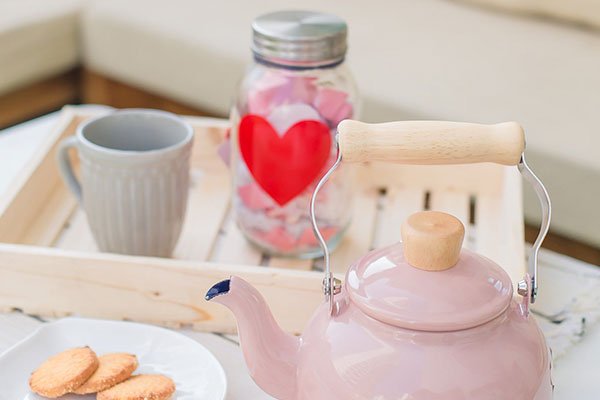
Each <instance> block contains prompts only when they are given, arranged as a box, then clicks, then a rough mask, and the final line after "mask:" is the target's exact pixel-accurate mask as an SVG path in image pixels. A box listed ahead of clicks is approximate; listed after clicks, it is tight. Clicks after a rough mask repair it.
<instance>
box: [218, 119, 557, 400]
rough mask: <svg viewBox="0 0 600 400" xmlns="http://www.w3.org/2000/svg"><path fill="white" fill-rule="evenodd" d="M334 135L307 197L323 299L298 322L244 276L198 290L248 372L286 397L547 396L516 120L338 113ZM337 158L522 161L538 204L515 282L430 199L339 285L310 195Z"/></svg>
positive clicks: (546, 211) (539, 189)
mask: <svg viewBox="0 0 600 400" xmlns="http://www.w3.org/2000/svg"><path fill="white" fill-rule="evenodd" d="M337 143H338V158H337V161H336V163H335V164H334V165H333V166H332V167H331V169H330V170H329V171H328V172H327V173H326V174H325V176H323V178H322V179H321V181H320V182H319V183H318V185H317V186H316V188H315V192H314V194H313V202H312V203H311V217H312V218H313V227H314V229H315V234H316V236H317V238H318V239H319V242H320V243H321V245H322V246H323V251H324V257H325V274H326V276H325V279H324V281H323V291H324V294H325V301H324V302H323V304H321V306H319V308H317V310H316V311H315V313H314V315H313V317H312V319H311V320H310V321H309V323H308V325H307V327H306V328H305V330H304V332H303V334H302V335H301V336H299V337H297V336H293V335H291V334H288V333H286V332H284V331H282V330H281V328H280V327H279V326H278V325H277V323H276V321H275V320H274V318H273V316H272V314H271V312H270V311H269V309H268V306H267V304H266V302H265V300H264V299H263V297H262V296H261V295H260V294H259V293H258V291H257V290H256V289H254V288H253V287H252V286H250V285H249V284H248V283H247V282H245V281H244V280H242V279H241V278H238V277H235V276H234V277H231V279H228V280H225V281H222V282H220V283H217V284H216V285H214V286H213V287H212V288H211V289H210V290H209V291H208V293H207V294H206V299H207V300H210V301H215V302H218V303H221V304H223V305H225V306H227V307H228V308H230V309H231V311H232V312H233V313H234V314H235V317H236V319H237V324H238V332H239V336H240V342H241V346H242V349H243V352H244V357H245V360H246V363H247V364H248V367H249V370H250V374H251V375H252V377H253V379H254V380H255V381H256V382H257V384H258V385H259V386H260V387H261V388H262V389H263V390H265V391H266V392H267V393H269V394H271V395H272V396H274V397H276V398H278V399H282V400H286V399H290V400H291V399H296V400H309V399H310V400H320V399H328V400H329V399H335V400H351V399H356V400H359V399H360V400H363V399H370V400H467V399H468V400H549V399H551V398H552V392H553V385H552V382H551V377H550V369H551V359H550V352H549V349H548V347H547V346H546V342H545V340H544V336H543V334H542V332H541V331H540V329H539V327H538V326H537V324H536V322H535V319H534V318H533V317H532V316H531V315H530V313H529V306H530V304H531V303H533V302H534V301H535V298H536V295H537V280H536V277H537V253H538V250H539V247H540V245H541V242H542V241H543V239H544V237H545V235H546V233H547V231H548V227H549V222H550V201H549V198H548V194H547V192H546V190H545V188H544V186H543V185H542V184H541V182H540V181H539V179H538V178H537V177H536V176H535V175H534V174H533V172H532V171H531V170H530V169H529V167H528V166H527V164H526V162H525V157H524V154H523V151H524V147H525V141H524V134H523V131H522V129H521V127H520V126H519V125H518V124H516V123H502V124H497V125H479V124H467V123H453V122H438V121H415V122H410V121H405V122H393V123H385V124H364V123H361V122H357V121H350V120H346V121H342V122H341V123H340V124H339V126H338V135H337ZM342 160H343V161H344V162H363V161H391V162H400V163H407V164H463V163H473V162H495V163H499V164H504V165H518V168H519V170H520V171H521V173H522V174H523V176H524V177H525V178H526V180H528V181H529V182H530V183H531V184H532V185H533V187H534V189H535V190H536V193H537V195H538V197H539V198H540V201H541V203H542V211H543V218H542V228H541V230H540V234H539V236H538V238H537V240H536V242H535V244H534V246H533V251H532V254H531V256H530V259H529V266H528V273H527V274H526V275H525V276H524V277H523V280H521V281H520V282H519V284H518V290H517V292H518V293H517V294H518V295H516V296H513V285H512V282H511V280H510V278H509V276H508V275H507V273H506V272H505V271H504V270H503V269H502V268H501V267H500V266H498V265H497V264H495V263H494V262H492V261H491V260H489V259H487V258H485V257H482V256H480V255H478V254H475V253H473V252H471V251H468V250H465V249H461V247H462V241H463V236H464V227H463V226H462V224H461V222H460V221H459V220H458V219H456V218H455V217H453V216H451V215H448V214H444V213H440V212H435V211H425V212H419V213H416V214H413V215H412V216H410V217H409V218H408V219H407V221H405V223H404V224H403V225H402V227H401V232H402V242H401V243H397V244H394V245H392V246H389V247H386V248H382V249H378V250H374V251H372V252H370V253H369V254H367V255H365V256H364V257H362V258H361V259H359V260H357V261H356V262H355V263H354V264H352V265H351V266H350V268H349V269H348V271H347V273H346V276H345V280H344V283H343V284H342V282H341V281H340V280H338V279H336V278H335V277H334V276H333V274H332V273H331V271H330V268H329V251H328V249H327V247H326V245H325V241H324V240H323V237H322V236H321V233H320V232H319V230H318V227H317V226H316V221H315V219H314V211H315V210H314V204H315V202H314V199H315V198H316V195H317V193H318V191H319V189H320V188H321V187H322V186H323V184H324V183H325V182H326V181H327V179H328V178H329V176H330V175H331V174H332V173H333V171H334V170H335V168H337V167H338V166H339V165H340V163H341V162H342ZM399 228H400V227H399ZM291 312H293V311H292V310H291Z"/></svg>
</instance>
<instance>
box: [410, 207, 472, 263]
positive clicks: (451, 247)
mask: <svg viewBox="0 0 600 400" xmlns="http://www.w3.org/2000/svg"><path fill="white" fill-rule="evenodd" d="M464 236H465V227H464V226H463V224H462V222H460V220H459V219H458V218H456V217H454V216H452V215H450V214H446V213H443V212H439V211H421V212H418V213H415V214H413V215H411V216H410V217H408V219H407V220H406V221H405V222H404V223H403V224H402V243H403V246H404V257H405V258H406V261H408V263H409V264H410V265H412V266H413V267H415V268H419V269H422V270H426V271H443V270H446V269H448V268H452V267H453V266H454V265H456V263H457V262H458V258H459V256H460V249H461V247H462V241H463V238H464Z"/></svg>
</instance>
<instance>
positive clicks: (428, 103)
mask: <svg viewBox="0 0 600 400" xmlns="http://www.w3.org/2000/svg"><path fill="white" fill-rule="evenodd" d="M8 3H14V4H18V7H17V8H16V10H17V11H16V12H15V16H16V17H15V18H14V19H13V18H12V17H10V18H7V16H6V15H7V14H6V13H0V15H2V14H4V17H0V26H4V25H6V24H8V25H10V24H13V25H14V26H13V28H10V29H8V30H7V29H5V28H4V27H0V94H1V93H2V92H6V91H8V90H10V89H12V88H14V87H16V86H18V85H23V84H25V83H27V82H33V81H34V80H36V79H42V78H43V77H45V76H48V75H51V74H55V73H58V72H60V71H61V70H62V71H66V70H68V69H69V68H72V67H73V66H74V65H76V64H78V63H83V65H84V66H85V67H86V68H87V69H90V70H92V71H95V72H97V73H100V74H102V75H103V76H107V77H110V78H112V79H115V80H117V81H120V82H126V83H128V84H130V85H132V86H135V87H139V88H142V89H145V90H147V91H149V92H152V93H156V94H160V95H162V96H165V97H168V98H170V99H174V100H177V101H179V102H181V103H184V104H187V105H189V106H192V107H197V108H200V109H203V110H208V111H211V112H213V113H216V114H220V115H226V114H227V112H228V108H229V104H230V101H231V95H232V93H233V89H234V87H235V85H236V82H237V80H238V79H239V77H240V76H241V75H242V73H243V71H244V67H245V65H247V63H248V62H249V61H250V59H251V54H250V50H249V44H250V38H251V32H250V21H251V20H252V18H253V17H254V16H256V15H257V14H260V13H262V12H265V11H269V10H274V9H281V8H308V9H317V10H323V11H329V12H333V13H336V14H339V15H340V16H342V17H344V18H346V19H347V21H348V22H349V25H350V53H349V57H348V60H349V63H350V66H351V67H352V69H353V71H354V73H355V75H356V77H357V81H358V85H359V87H360V89H361V92H362V94H363V97H364V114H363V117H364V119H365V120H368V121H385V120H394V119H423V118H427V119H447V120H462V121H479V122H497V121H504V120H517V121H519V122H521V123H522V124H523V125H524V127H525V129H526V132H527V137H528V152H529V155H530V163H531V164H532V165H533V167H534V168H535V169H536V170H537V171H538V172H539V175H540V176H541V177H542V178H543V180H544V181H545V182H546V183H547V185H548V188H549V190H550V192H551V196H552V198H553V200H554V207H555V214H554V225H553V227H554V229H555V230H556V231H557V232H560V233H564V234H567V235H569V236H571V237H574V238H577V239H580V240H583V241H585V242H588V243H592V244H595V245H597V246H598V245H600V210H599V209H598V207H597V206H596V204H597V203H598V202H599V199H600V135H598V134H597V133H596V132H597V131H598V127H597V116H598V113H599V111H600V73H599V71H600V31H594V30H592V29H581V28H579V27H577V26H573V25H566V24H560V23H557V22H552V21H547V20H538V19H533V18H526V17H523V16H518V15H512V14H509V13H498V12H495V11H491V10H488V9H485V8H480V7H473V6H471V5H468V4H463V3H455V2H450V1H446V0H420V1H418V2H416V1H410V0H396V1H384V0H373V1H370V2H368V3H365V2H348V1H344V0H329V1H325V2H324V1H317V0H303V1H291V0H284V1H279V2H276V3H274V2H271V1H267V0H255V1H252V2H244V1H239V0H237V1H234V0H221V1H218V2H214V1H211V2H209V1H198V0H174V1H169V2H166V1H160V0H127V1H123V0H103V1H93V0H89V1H83V0H80V1H76V0H54V1H53V2H47V1H44V0H35V1H34V0H22V1H20V2H17V1H10V2H8ZM492 3H497V1H493V2H492ZM579 3H582V2H579ZM6 4H7V2H4V3H0V8H4V7H7V6H6ZM4 11H6V10H4ZM8 12H9V13H10V12H12V10H8ZM76 15H78V17H77V18H76V17H75V16H76ZM17 26H18V27H17ZM526 216H527V219H528V220H530V221H536V220H537V218H538V209H537V205H536V203H535V201H534V199H533V194H532V193H529V192H526Z"/></svg>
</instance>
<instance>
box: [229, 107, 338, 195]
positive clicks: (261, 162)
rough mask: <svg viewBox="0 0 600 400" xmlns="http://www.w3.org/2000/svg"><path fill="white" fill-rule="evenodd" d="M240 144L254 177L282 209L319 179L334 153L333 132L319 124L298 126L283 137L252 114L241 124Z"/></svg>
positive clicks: (305, 122) (306, 123)
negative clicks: (330, 154) (332, 146)
mask: <svg viewBox="0 0 600 400" xmlns="http://www.w3.org/2000/svg"><path fill="white" fill-rule="evenodd" d="M239 142H240V152H241V153H242V157H243V159H244V161H245V162H246V165H247V166H248V169H249V170H250V173H251V174H252V176H254V179H256V182H257V183H258V184H259V185H260V186H261V187H262V188H263V189H264V190H265V192H267V193H268V194H269V196H271V197H272V198H273V200H275V201H276V202H277V203H278V204H279V205H284V204H286V203H287V202H288V201H290V200H292V199H293V198H294V197H296V196H297V195H299V194H300V193H302V191H303V190H304V189H306V187H307V186H308V185H310V184H311V183H312V182H313V181H314V180H315V179H316V178H317V177H318V175H319V172H321V170H322V169H323V166H324V165H325V163H326V162H327V159H328V158H329V153H330V151H331V134H330V132H329V128H328V127H327V125H325V124H323V123H322V122H320V121H315V120H306V121H300V122H297V123H296V124H294V125H292V126H291V127H290V128H289V129H288V130H287V131H286V132H285V133H284V134H283V135H282V136H279V135H278V134H277V132H276V131H275V129H274V128H273V127H272V126H271V124H270V123H269V121H267V120H266V119H264V118H263V117H261V116H258V115H252V114H249V115H246V116H244V118H242V120H241V121H240V126H239Z"/></svg>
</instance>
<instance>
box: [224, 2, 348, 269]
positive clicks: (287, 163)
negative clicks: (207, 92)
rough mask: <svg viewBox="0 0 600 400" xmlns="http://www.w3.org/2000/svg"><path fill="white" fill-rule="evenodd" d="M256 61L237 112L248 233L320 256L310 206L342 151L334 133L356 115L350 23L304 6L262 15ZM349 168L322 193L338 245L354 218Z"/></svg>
mask: <svg viewBox="0 0 600 400" xmlns="http://www.w3.org/2000/svg"><path fill="white" fill-rule="evenodd" d="M252 27H253V34H254V37H253V53H254V63H253V65H252V66H251V67H250V68H249V70H248V71H247V73H246V75H245V77H244V78H243V80H242V82H241V84H240V86H239V91H238V93H237V97H236V101H235V103H234V106H233V108H232V112H231V122H232V130H231V143H232V174H233V209H234V213H235V219H236V222H237V225H238V227H239V228H240V229H241V231H242V232H243V233H244V235H245V236H246V238H247V239H248V240H249V241H250V242H251V243H253V244H255V245H257V246H259V247H260V248H261V249H262V250H264V251H266V252H267V253H269V254H273V255H284V256H297V257H304V258H309V257H316V256H319V255H321V249H320V247H319V245H318V243H317V240H316V237H315V236H314V233H313V231H312V228H311V224H310V220H309V203H310V197H311V194H312V192H313V189H314V187H315V185H316V183H317V182H318V180H319V178H320V177H322V176H323V174H324V173H325V172H326V171H327V170H328V169H329V167H330V166H331V165H332V164H333V162H334V161H335V159H336V156H337V146H336V143H335V130H336V127H337V124H338V123H339V122H340V121H341V120H343V119H347V118H357V112H358V104H357V103H358V102H357V91H356V87H355V84H354V80H353V78H352V75H351V74H350V72H349V70H348V69H347V68H346V66H345V65H344V57H345V54H346V32H347V27H346V23H345V22H344V21H343V20H341V19H340V18H338V17H335V16H332V15H327V14H321V13H314V12H304V11H285V12H276V13H271V14H266V15H263V16H261V17H259V18H257V19H256V20H254V22H253V25H252ZM349 178H350V177H349V176H348V172H347V171H344V170H343V169H341V170H340V171H339V172H338V173H336V175H334V176H333V177H332V179H331V181H329V182H328V183H327V185H326V186H325V187H324V188H323V189H322V191H321V192H320V193H319V197H318V198H317V204H316V217H317V221H318V224H319V227H320V228H321V230H322V233H323V235H324V237H325V239H326V240H327V241H328V245H329V246H330V248H334V247H335V246H336V244H337V243H338V242H339V240H340V238H341V237H342V235H343V233H344V231H345V230H346V228H347V227H348V225H349V222H350V215H351V207H352V204H351V203H352V202H351V190H350V188H349Z"/></svg>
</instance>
